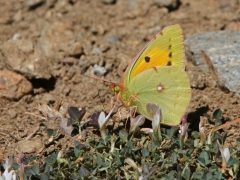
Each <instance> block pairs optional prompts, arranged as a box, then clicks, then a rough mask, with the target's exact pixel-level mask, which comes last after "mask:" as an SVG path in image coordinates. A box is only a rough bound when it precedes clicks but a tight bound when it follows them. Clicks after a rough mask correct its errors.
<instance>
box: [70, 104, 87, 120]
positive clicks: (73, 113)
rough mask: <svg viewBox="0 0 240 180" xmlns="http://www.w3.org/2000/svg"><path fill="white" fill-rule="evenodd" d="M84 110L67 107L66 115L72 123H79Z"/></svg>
mask: <svg viewBox="0 0 240 180" xmlns="http://www.w3.org/2000/svg"><path fill="white" fill-rule="evenodd" d="M85 113H86V110H85V109H82V110H80V111H79V109H78V108H77V107H69V108H68V114H69V116H70V117H71V119H72V120H73V121H75V122H76V121H81V120H82V118H83V116H84V115H85Z"/></svg>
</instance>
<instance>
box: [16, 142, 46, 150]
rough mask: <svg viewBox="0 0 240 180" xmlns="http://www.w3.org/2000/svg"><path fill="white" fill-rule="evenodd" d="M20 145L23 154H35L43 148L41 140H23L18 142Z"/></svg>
mask: <svg viewBox="0 0 240 180" xmlns="http://www.w3.org/2000/svg"><path fill="white" fill-rule="evenodd" d="M18 145H19V147H20V151H21V152H22V153H35V152H38V151H39V150H40V149H41V148H42V142H41V140H39V139H35V140H22V141H19V142H18Z"/></svg>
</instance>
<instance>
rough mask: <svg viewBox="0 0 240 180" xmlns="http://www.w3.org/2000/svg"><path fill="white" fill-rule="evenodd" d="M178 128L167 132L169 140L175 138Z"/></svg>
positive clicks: (172, 128)
mask: <svg viewBox="0 0 240 180" xmlns="http://www.w3.org/2000/svg"><path fill="white" fill-rule="evenodd" d="M178 129H179V128H178V127H171V129H168V130H167V136H168V138H169V139H171V138H172V137H173V135H174V134H175V133H176V132H177V131H178Z"/></svg>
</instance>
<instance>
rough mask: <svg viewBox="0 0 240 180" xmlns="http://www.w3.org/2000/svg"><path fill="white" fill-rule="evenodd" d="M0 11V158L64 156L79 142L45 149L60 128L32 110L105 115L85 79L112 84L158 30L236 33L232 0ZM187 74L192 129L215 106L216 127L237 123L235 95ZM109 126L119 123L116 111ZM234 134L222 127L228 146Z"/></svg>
mask: <svg viewBox="0 0 240 180" xmlns="http://www.w3.org/2000/svg"><path fill="white" fill-rule="evenodd" d="M168 2H169V3H168ZM0 12H1V16H0V69H1V70H0V160H3V159H5V157H6V156H7V155H9V154H10V153H13V152H14V153H16V154H20V153H24V154H39V153H44V152H46V153H47V152H50V151H53V150H56V149H63V150H65V149H67V148H68V147H70V146H72V143H73V139H77V140H80V139H81V138H83V137H80V136H79V135H77V134H75V135H74V136H71V137H70V136H64V137H61V138H59V139H58V142H57V143H55V144H52V145H48V146H46V145H44V144H46V141H49V137H48V135H47V133H46V129H49V128H53V129H58V128H59V125H58V122H57V120H55V121H54V120H53V122H49V121H46V119H45V118H44V117H43V116H42V115H41V114H40V113H39V110H38V109H39V104H41V105H49V107H51V108H53V109H54V108H57V107H60V110H59V111H60V112H61V113H62V114H63V115H64V116H67V115H66V113H67V108H68V107H69V106H75V107H78V108H85V109H86V111H87V113H86V115H85V116H84V120H87V119H89V118H90V116H91V115H92V114H93V113H95V112H100V111H105V112H108V111H109V109H110V106H111V98H112V97H113V96H114V95H113V94H112V93H111V92H110V90H109V88H108V84H104V83H103V82H102V81H100V80H96V79H92V78H89V77H86V76H85V75H86V74H89V75H94V73H95V75H96V76H97V77H101V76H104V79H107V80H109V81H112V82H119V81H120V79H121V77H122V75H123V72H124V70H125V69H126V67H127V65H128V64H129V63H130V62H131V60H132V59H133V57H134V56H135V55H136V54H137V53H138V51H139V50H141V48H142V47H143V46H144V45H145V44H146V43H147V42H148V41H149V40H150V39H151V38H152V37H154V35H155V34H157V32H159V31H160V30H161V29H162V28H164V27H165V26H168V25H172V24H176V23H177V24H180V25H181V27H182V29H183V32H184V36H185V39H187V38H189V37H191V36H192V35H194V34H196V33H204V32H211V31H219V30H227V29H228V30H235V31H239V30H240V22H239V17H240V1H239V0H229V1H225V0H201V1H191V0H181V1H177V0H176V1H174V0H172V1H161V0H150V1H144V0H139V1H133V0H125V1H121V0H101V1H88V0H81V1H77V0H22V1H8V0H1V1H0ZM99 67H102V68H100V69H99ZM186 70H187V73H188V75H189V77H190V81H191V86H192V98H191V101H190V105H189V108H188V110H187V111H188V113H189V116H188V121H189V122H191V127H192V128H197V127H198V123H199V120H200V118H202V117H203V115H204V114H205V113H207V114H209V115H212V113H213V111H214V110H216V109H218V108H220V109H221V110H222V111H223V117H224V119H223V122H226V121H231V120H234V119H237V118H239V117H240V111H239V104H240V96H239V94H237V93H234V92H229V93H226V92H224V91H222V90H221V89H220V88H219V87H218V86H217V83H216V79H215V78H214V77H213V76H212V74H211V73H209V72H203V71H201V70H200V68H199V67H198V66H196V65H194V64H193V63H192V61H191V59H189V58H188V60H187V67H186ZM116 111H117V110H116ZM123 114H124V113H123ZM203 119H206V118H203ZM121 120H123V121H124V118H123V116H122V117H121ZM113 121H120V117H119V116H118V113H116V114H115V115H114V116H113ZM56 122H57V123H56ZM239 129H240V126H239V124H233V125H232V126H229V127H227V128H225V129H223V132H226V133H227V143H228V146H232V145H234V144H235V142H236V139H237V138H239V137H240V134H239ZM91 133H92V132H91V131H89V132H87V134H86V136H88V135H90V134H91ZM26 139H27V140H26ZM81 140H82V139H81Z"/></svg>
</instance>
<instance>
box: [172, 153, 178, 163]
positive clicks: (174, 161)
mask: <svg viewBox="0 0 240 180" xmlns="http://www.w3.org/2000/svg"><path fill="white" fill-rule="evenodd" d="M171 160H172V163H173V164H176V163H177V154H176V153H175V152H174V153H172V156H171Z"/></svg>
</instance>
